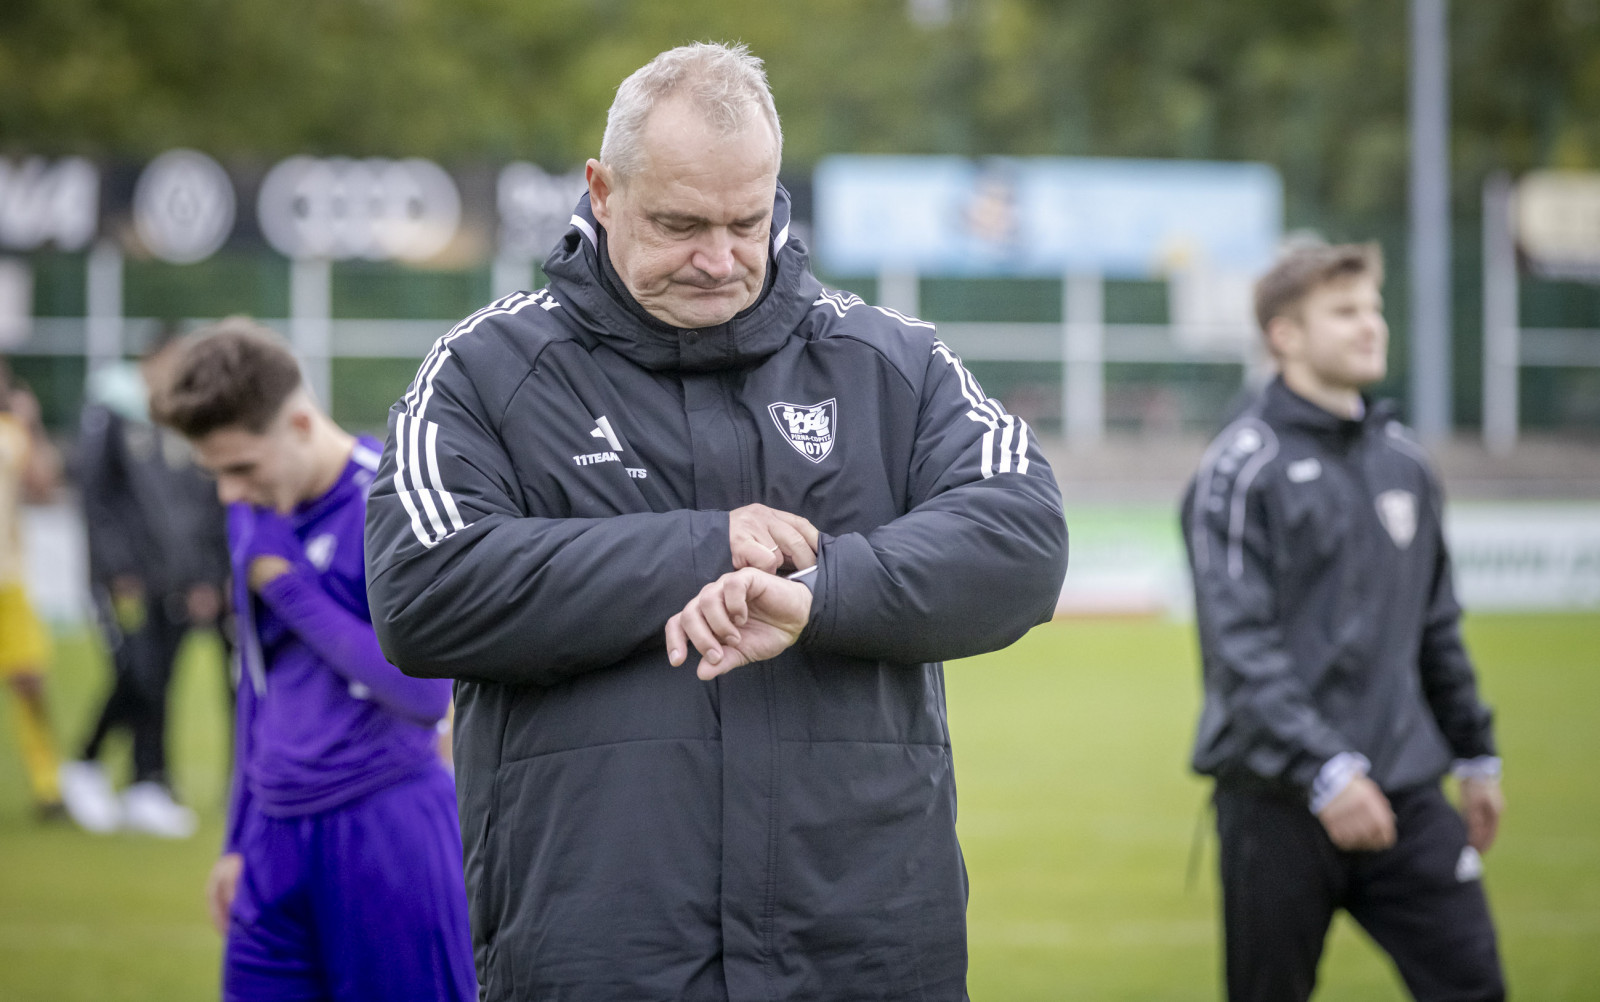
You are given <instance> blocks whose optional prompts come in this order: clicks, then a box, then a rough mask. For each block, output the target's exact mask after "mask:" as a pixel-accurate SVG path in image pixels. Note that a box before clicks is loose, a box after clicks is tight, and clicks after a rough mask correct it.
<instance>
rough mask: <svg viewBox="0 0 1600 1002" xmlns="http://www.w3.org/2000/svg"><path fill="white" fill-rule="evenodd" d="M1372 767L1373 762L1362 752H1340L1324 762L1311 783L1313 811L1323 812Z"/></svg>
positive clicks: (1313, 812) (1314, 812)
mask: <svg viewBox="0 0 1600 1002" xmlns="http://www.w3.org/2000/svg"><path fill="white" fill-rule="evenodd" d="M1371 768H1372V763H1371V762H1370V761H1368V760H1367V757H1366V756H1365V755H1363V754H1361V753H1360V752H1340V753H1339V754H1337V755H1335V756H1334V757H1333V758H1330V759H1328V761H1326V762H1324V763H1322V768H1321V769H1319V770H1318V771H1317V778H1316V779H1315V780H1313V781H1312V783H1311V813H1312V814H1321V813H1322V809H1323V808H1324V807H1327V806H1328V804H1330V803H1332V801H1333V798H1334V797H1337V796H1338V795H1339V794H1341V793H1343V792H1344V788H1345V787H1347V786H1349V785H1350V783H1351V781H1352V780H1354V779H1355V778H1356V777H1357V776H1365V775H1366V774H1367V772H1368V771H1369V770H1370V769H1371Z"/></svg>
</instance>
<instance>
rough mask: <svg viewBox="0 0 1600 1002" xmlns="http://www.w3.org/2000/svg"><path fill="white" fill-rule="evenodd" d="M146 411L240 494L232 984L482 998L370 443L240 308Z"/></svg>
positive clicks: (230, 491)
mask: <svg viewBox="0 0 1600 1002" xmlns="http://www.w3.org/2000/svg"><path fill="white" fill-rule="evenodd" d="M153 410H154V413H155V415H156V417H157V418H158V419H159V420H161V421H162V422H163V423H165V424H167V425H170V426H171V427H173V428H175V429H176V430H177V431H179V432H180V433H182V434H183V435H184V436H185V437H187V438H188V439H189V440H190V441H191V442H192V443H193V444H194V447H195V451H196V454H197V456H198V459H199V461H200V464H201V465H202V466H203V467H205V468H206V469H208V470H209V471H210V472H211V473H212V474H213V475H214V476H215V477H216V478H217V493H218V495H219V497H220V498H221V500H222V502H223V503H224V504H225V505H227V506H228V548H229V552H230V555H231V559H232V563H233V579H234V587H233V601H234V606H235V611H236V614H237V616H238V630H239V651H240V665H241V667H240V682H239V719H238V749H237V754H236V757H235V760H236V766H235V775H234V781H233V797H232V806H231V808H230V811H229V818H228V833H227V840H226V843H225V845H224V848H223V855H222V858H221V859H220V860H218V862H217V864H216V866H215V868H214V869H213V870H212V873H211V878H210V880H209V882H208V885H207V898H208V902H209V904H210V907H211V912H212V918H213V920H214V921H215V922H216V924H217V926H218V928H219V929H221V930H223V931H224V934H225V935H226V937H227V946H226V950H225V954H224V960H223V996H224V998H226V999H229V1000H246V999H252V1000H253V999H285V998H295V999H337V1000H341V1002H342V1000H358V999H359V1000H366V999H371V1000H380V999H381V1000H386V1002H393V1000H409V999H419V1000H420V999H427V1000H466V999H471V998H475V997H476V996H477V987H476V982H475V978H474V974H473V964H472V952H471V944H470V940H469V936H468V928H467V901H466V893H465V889H464V885H463V878H462V870H461V840H460V834H459V828H458V825H457V820H456V803H455V787H454V782H453V780H452V779H451V776H450V774H449V773H448V772H447V771H446V769H445V767H444V766H443V764H442V763H441V761H440V759H439V755H438V750H437V732H438V724H439V721H440V720H441V719H442V718H443V717H444V715H445V713H446V710H447V708H448V706H449V702H450V683H449V682H448V681H443V680H434V679H413V678H408V677H406V676H405V675H402V674H401V673H400V672H399V670H397V669H396V668H394V667H393V666H391V665H390V664H389V663H388V662H387V661H385V660H384V657H383V654H382V652H381V651H380V650H379V649H378V642H377V640H376V638H375V637H374V635H373V632H372V625H371V616H370V614H369V612H368V610H367V591H366V580H365V576H364V571H363V555H362V542H361V535H362V526H363V524H364V521H365V516H366V502H367V490H368V488H369V487H370V485H371V483H372V479H373V471H374V470H376V469H377V466H378V457H379V452H380V450H381V446H380V445H379V443H377V442H375V441H373V440H371V439H365V438H357V437H355V436H352V435H350V434H349V433H347V432H345V431H344V430H343V429H341V428H340V427H339V426H338V425H336V424H334V423H333V421H332V420H330V419H329V418H328V416H327V415H326V414H324V413H323V412H322V411H321V409H320V408H319V407H318V406H317V404H316V403H315V401H314V400H313V399H312V397H311V395H310V394H309V393H308V392H307V391H306V389H305V388H304V387H303V386H302V384H301V378H300V371H299V368H298V366H297V365H296V362H295V360H294V358H293V356H292V355H290V354H289V352H288V350H287V349H286V348H285V347H284V345H283V344H282V342H281V341H280V340H279V339H278V338H277V337H276V335H274V334H273V333H272V332H271V331H269V330H267V329H265V328H263V327H260V326H259V325H256V324H254V323H252V322H250V321H247V320H243V319H231V320H226V321H223V322H222V323H219V324H216V325H215V326H213V327H211V328H210V329H208V330H206V331H203V332H201V333H200V334H199V335H197V336H196V337H195V338H194V339H193V340H192V341H191V342H190V343H189V344H187V345H186V346H185V347H184V348H183V349H182V355H181V357H180V358H179V359H178V360H177V361H176V363H175V364H174V366H173V370H172V372H171V375H170V377H169V379H168V381H167V382H166V384H165V385H164V386H162V387H160V388H159V389H158V391H157V393H156V396H155V406H154V408H153Z"/></svg>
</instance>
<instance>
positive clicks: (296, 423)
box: [289, 403, 316, 441]
mask: <svg viewBox="0 0 1600 1002" xmlns="http://www.w3.org/2000/svg"><path fill="white" fill-rule="evenodd" d="M315 426H316V418H315V417H314V416H313V415H312V413H311V409H310V408H309V407H306V406H304V405H303V404H299V403H297V404H295V405H292V409H291V410H290V411H289V427H290V429H291V430H293V432H294V435H295V437H296V438H298V439H300V440H301V441H305V440H306V439H309V438H310V437H311V431H312V429H313V428H314V427H315Z"/></svg>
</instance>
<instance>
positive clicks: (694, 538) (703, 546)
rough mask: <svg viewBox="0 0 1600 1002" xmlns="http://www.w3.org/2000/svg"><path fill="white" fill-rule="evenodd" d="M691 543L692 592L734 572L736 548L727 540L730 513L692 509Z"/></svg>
mask: <svg viewBox="0 0 1600 1002" xmlns="http://www.w3.org/2000/svg"><path fill="white" fill-rule="evenodd" d="M689 546H690V552H691V553H692V554H693V557H694V577H695V585H694V588H693V590H692V591H691V592H690V595H691V596H692V595H693V594H694V593H695V592H698V591H699V590H700V588H701V586H703V585H706V584H709V583H711V582H712V581H715V580H716V579H717V578H720V577H722V575H724V574H728V573H731V572H732V571H733V548H732V547H731V546H730V544H729V543H728V513H727V512H725V511H694V512H690V513H689ZM685 601H688V600H687V599H685Z"/></svg>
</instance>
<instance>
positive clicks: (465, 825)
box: [367, 45, 1066, 1000]
mask: <svg viewBox="0 0 1600 1002" xmlns="http://www.w3.org/2000/svg"><path fill="white" fill-rule="evenodd" d="M781 149H782V136H781V132H780V130H779V125H778V117H777V113H776V111H775V109H774V107H773V103H772V98H771V95H770V93H769V92H768V89H767V83H766V77H765V74H764V72H763V70H762V67H761V63H760V61H759V60H757V59H755V58H753V57H752V56H750V55H749V54H748V53H746V52H745V50H744V49H743V48H730V47H726V46H721V45H692V46H686V47H683V48H679V49H673V50H671V51H669V52H665V53H662V54H661V55H660V56H657V57H656V58H655V59H654V60H652V61H651V62H650V63H649V64H648V65H646V66H645V67H643V68H642V69H640V70H639V71H637V72H636V73H634V74H633V75H632V76H630V77H629V78H628V79H627V80H625V81H624V82H623V83H622V86H621V87H620V88H619V89H618V92H617V97H616V102H615V103H614V104H613V105H612V108H611V112H610V115H609V118H608V120H607V125H606V131H605V138H604V141H603V143H602V146H601V150H600V159H599V160H591V161H589V164H588V180H589V193H588V195H587V196H586V197H585V198H584V199H583V200H582V201H581V202H580V203H579V205H578V209H577V212H576V214H575V215H574V216H573V218H572V228H571V229H570V231H569V232H568V233H567V234H566V236H565V237H564V238H563V240H562V241H561V243H560V244H559V245H558V246H557V247H556V249H555V251H554V253H552V255H551V256H550V258H549V260H548V261H547V262H546V264H545V271H546V273H547V274H548V275H549V276H550V285H549V287H548V288H546V289H542V290H540V291H538V292H534V293H531V294H517V295H512V296H508V297H506V298H504V299H501V300H498V301H497V302H495V303H493V304H491V305H490V306H488V307H487V308H485V309H483V310H481V311H479V312H478V313H477V314H474V315H473V316H471V317H469V318H468V319H467V320H465V321H463V322H462V323H461V324H460V325H458V326H457V327H456V328H455V329H454V330H452V331H451V332H450V333H448V334H447V335H445V336H444V337H443V338H441V339H440V341H439V342H438V344H437V345H436V346H435V347H434V350H433V351H432V352H431V353H430V355H429V356H428V358H427V359H426V360H425V361H424V363H423V365H422V368H421V370H420V372H419V373H418V375H417V379H416V381H415V382H414V383H413V384H412V386H411V388H410V389H409V390H408V392H407V393H406V395H405V397H404V398H403V399H401V400H400V402H399V403H398V404H396V405H395V407H394V409H393V411H392V413H391V423H390V429H389V432H390V433H389V442H388V446H387V448H386V449H385V453H384V458H383V464H382V467H381V469H380V471H379V476H378V482H377V485H376V487H375V489H374V491H373V493H372V496H371V499H370V502H369V503H370V507H369V509H368V521H367V539H368V550H367V559H368V567H369V591H370V596H371V600H372V610H373V614H374V625H375V626H376V628H377V630H378V634H379V637H380V639H381V641H382V643H383V645H384V649H385V651H387V652H388V655H389V656H390V658H391V659H392V660H393V661H394V662H395V664H397V665H398V666H400V667H401V669H402V670H403V671H406V672H408V673H411V674H415V675H421V676H448V677H454V678H457V679H459V680H460V682H459V684H458V685H457V688H456V692H457V701H458V711H457V713H458V715H457V721H456V723H457V737H456V767H457V770H458V780H459V790H460V798H461V809H462V833H463V836H464V838H465V845H466V869H467V885H468V893H469V898H470V900H471V903H472V920H473V935H474V945H475V947H476V951H477V960H478V966H479V972H480V976H481V979H482V982H481V983H482V985H483V986H484V991H485V995H486V997H487V998H488V999H509V998H518V999H523V998H561V999H623V998H626V999H780V998H782V999H790V998H796V999H797V998H806V999H850V1000H861V999H872V998H907V997H916V998H923V999H961V998H964V997H965V994H966V993H965V976H966V940H965V921H964V909H965V902H966V893H967V887H966V874H965V871H964V869H963V867H962V861H961V852H960V849H959V847H958V846H957V844H956V837H955V789H954V783H953V774H952V769H951V760H950V745H949V731H948V728H947V726H946V723H945V708H944V684H943V677H942V669H941V665H940V664H939V662H940V661H941V660H942V659H945V658H951V657H962V656H966V655H969V654H977V653H979V652H982V651H990V650H994V649H996V648H999V647H1003V646H1005V645H1006V644H1009V643H1011V642H1012V641H1014V640H1015V639H1017V638H1018V637H1019V636H1021V635H1022V634H1023V633H1024V632H1025V631H1026V630H1027V629H1029V628H1030V627H1031V626H1033V625H1034V624H1036V623H1039V622H1041V621H1042V620H1044V619H1046V618H1047V617H1048V616H1049V614H1050V612H1051V609H1052V607H1053V605H1054V602H1055V598H1056V594H1057V591H1058V588H1059V586H1060V583H1061V578H1062V575H1063V573H1064V571H1065V563H1066V527H1065V523H1064V520H1063V518H1062V513H1061V505H1060V496H1059V492H1058V490H1057V488H1056V485H1055V483H1054V480H1053V478H1052V476H1051V473H1050V470H1049V467H1048V466H1047V465H1046V464H1045V462H1044V460H1043V458H1042V457H1041V456H1040V454H1039V452H1038V450H1037V448H1036V447H1035V444H1034V442H1033V440H1032V439H1031V437H1030V435H1029V432H1028V429H1027V427H1026V425H1024V424H1023V423H1022V422H1021V421H1019V420H1017V419H1016V418H1014V417H1012V416H1011V415H1010V414H1007V413H1006V411H1005V409H1004V408H1003V407H1001V406H1000V404H998V403H997V402H995V401H993V400H990V399H988V398H987V397H986V396H985V395H984V394H983V392H982V390H981V389H980V388H979V387H978V384H977V382H976V381H975V380H974V379H973V378H972V376H971V375H970V374H969V373H968V372H967V371H966V370H965V369H964V368H963V367H962V365H961V362H960V360H959V359H957V358H956V356H955V355H953V354H952V353H951V352H950V351H949V350H948V349H947V348H946V347H945V346H944V345H943V344H941V343H940V342H939V341H938V340H937V338H936V337H935V334H934V330H933V325H931V324H927V323H923V322H921V321H918V320H913V319H910V318H908V317H903V316H901V315H899V314H897V313H894V312H892V311H889V310H884V309H880V308H875V307H872V306H868V305H867V304H865V303H863V302H862V301H861V300H860V299H857V298H856V297H855V296H851V295H848V294H845V293H839V292H831V291H828V290H825V289H823V288H822V287H821V286H819V285H818V284H817V281H816V280H815V279H814V278H813V277H812V276H811V274H810V273H809V271H808V270H807V259H806V251H805V249H804V247H802V246H801V245H800V244H799V243H798V242H797V241H795V240H794V239H792V238H791V237H790V235H789V231H788V214H789V204H788V196H787V194H786V193H785V192H784V191H783V189H782V188H781V187H779V186H778V183H777V174H778V164H779V158H780V153H781ZM691 647H693V648H694V651H695V652H698V656H696V654H695V653H694V652H691V650H690V648H691ZM691 660H693V661H694V662H695V668H696V670H690V669H689V668H688V667H687V662H689V661H691Z"/></svg>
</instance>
